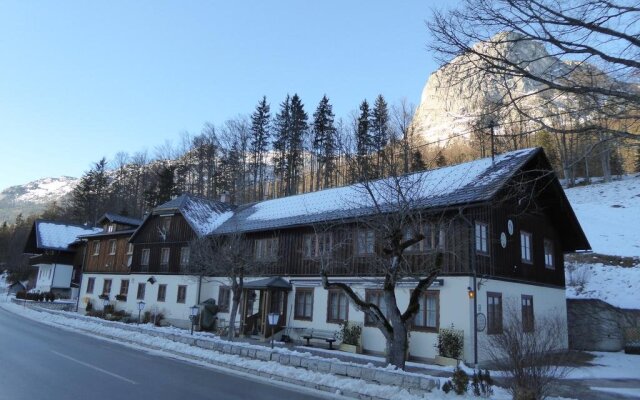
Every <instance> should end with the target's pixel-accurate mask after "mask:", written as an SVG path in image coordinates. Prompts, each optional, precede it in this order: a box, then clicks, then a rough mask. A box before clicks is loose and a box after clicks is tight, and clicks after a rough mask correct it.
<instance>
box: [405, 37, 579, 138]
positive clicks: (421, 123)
mask: <svg viewBox="0 0 640 400" xmlns="http://www.w3.org/2000/svg"><path fill="white" fill-rule="evenodd" d="M475 49H477V50H480V51H482V52H486V53H487V54H497V53H499V54H500V56H501V57H506V59H508V60H509V61H510V62H513V63H517V64H518V65H519V66H521V67H522V68H525V69H526V70H528V71H531V72H532V73H533V74H535V75H537V76H542V77H545V78H548V79H550V80H558V79H566V77H569V76H573V75H574V74H575V73H576V71H578V70H580V69H582V68H583V66H576V65H571V64H569V63H565V62H563V61H562V60H560V59H558V58H556V57H553V56H550V55H549V54H548V53H547V51H546V50H545V48H544V46H543V45H542V44H541V43H538V42H535V41H531V40H523V37H522V36H519V35H517V34H514V33H503V34H500V35H497V36H496V37H494V38H493V39H492V40H491V41H490V42H489V43H479V44H477V45H476V46H475ZM542 89H544V85H542V84H541V83H538V82H536V81H534V80H531V79H526V78H522V77H513V76H511V77H504V76H500V75H497V74H495V73H494V71H492V70H490V68H488V67H487V65H485V64H483V62H482V61H481V60H480V58H479V57H477V56H474V55H463V56H459V57H457V58H455V59H453V60H452V61H451V62H450V63H448V64H446V65H444V66H443V67H441V68H440V69H439V70H437V71H436V72H434V73H433V74H432V75H431V76H430V77H429V79H428V81H427V84H426V85H425V87H424V89H423V91H422V98H421V100H420V105H419V106H418V108H417V110H416V113H415V115H414V119H413V124H414V129H415V132H416V133H417V134H418V137H420V138H422V139H423V140H424V141H425V142H429V143H431V142H436V143H438V144H439V145H440V146H445V145H447V144H448V143H449V142H450V141H451V140H452V139H456V138H460V139H462V140H465V139H468V138H469V137H470V135H472V134H473V132H474V131H476V130H478V129H480V128H486V127H488V122H489V120H491V119H493V120H495V119H498V118H500V119H501V122H504V121H505V120H506V119H508V118H505V114H506V115H507V116H508V114H509V111H505V109H504V108H502V107H501V105H503V104H506V103H509V102H510V100H511V99H512V98H513V97H517V98H522V100H521V103H520V105H522V106H525V107H530V108H531V109H532V110H533V112H536V113H537V114H538V115H541V114H543V113H544V111H545V110H544V108H545V107H556V108H558V107H565V106H567V100H568V99H566V98H565V97H564V96H558V93H552V92H551V91H548V90H542ZM509 93H510V95H509ZM525 95H526V96H525ZM497 108H500V111H496V109H497ZM497 113H501V116H500V117H497V116H496V115H494V114H497Z"/></svg>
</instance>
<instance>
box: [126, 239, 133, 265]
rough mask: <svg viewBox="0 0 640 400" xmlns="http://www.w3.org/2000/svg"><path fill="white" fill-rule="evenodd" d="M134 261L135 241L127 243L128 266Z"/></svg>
mask: <svg viewBox="0 0 640 400" xmlns="http://www.w3.org/2000/svg"><path fill="white" fill-rule="evenodd" d="M132 262H133V243H127V267H130V266H131V263H132Z"/></svg>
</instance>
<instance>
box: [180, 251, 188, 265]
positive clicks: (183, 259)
mask: <svg viewBox="0 0 640 400" xmlns="http://www.w3.org/2000/svg"><path fill="white" fill-rule="evenodd" d="M189 253H190V249H189V247H188V246H185V247H181V248H180V266H181V267H186V266H187V265H189Z"/></svg>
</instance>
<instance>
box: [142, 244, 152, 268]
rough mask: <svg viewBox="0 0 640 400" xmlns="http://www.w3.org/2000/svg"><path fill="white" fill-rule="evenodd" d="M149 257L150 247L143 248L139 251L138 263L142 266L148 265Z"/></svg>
mask: <svg viewBox="0 0 640 400" xmlns="http://www.w3.org/2000/svg"><path fill="white" fill-rule="evenodd" d="M149 258H151V249H149V248H145V249H142V251H140V265H141V266H144V267H148V266H149Z"/></svg>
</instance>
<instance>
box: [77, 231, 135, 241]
mask: <svg viewBox="0 0 640 400" xmlns="http://www.w3.org/2000/svg"><path fill="white" fill-rule="evenodd" d="M135 231H136V230H135V229H121V230H119V231H113V232H105V231H102V230H101V231H100V232H98V233H91V234H89V235H80V236H78V239H91V238H97V237H106V236H123V235H124V236H131V235H132V234H133V233H134V232H135Z"/></svg>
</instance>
